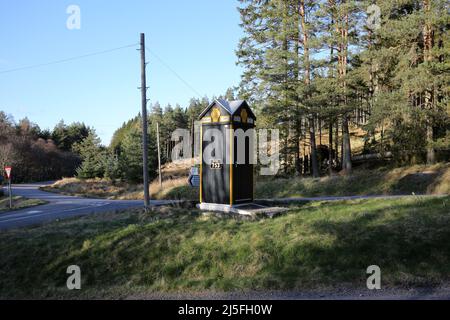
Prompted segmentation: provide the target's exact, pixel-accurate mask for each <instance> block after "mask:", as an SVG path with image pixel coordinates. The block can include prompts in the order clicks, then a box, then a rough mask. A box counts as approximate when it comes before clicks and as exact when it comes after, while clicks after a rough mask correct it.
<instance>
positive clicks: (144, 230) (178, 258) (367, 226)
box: [0, 197, 450, 296]
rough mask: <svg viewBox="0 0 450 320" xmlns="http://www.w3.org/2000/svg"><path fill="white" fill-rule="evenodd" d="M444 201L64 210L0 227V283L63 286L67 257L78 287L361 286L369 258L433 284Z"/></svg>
mask: <svg viewBox="0 0 450 320" xmlns="http://www.w3.org/2000/svg"><path fill="white" fill-rule="evenodd" d="M449 205H450V204H449V198H448V197H446V198H431V199H430V198H426V199H408V200H389V201H387V200H359V201H342V202H333V203H325V202H323V203H315V204H309V205H305V206H303V207H302V208H298V209H297V211H296V212H294V213H290V214H287V215H285V216H281V217H278V218H274V219H265V220H259V221H253V222H248V221H238V220H235V219H223V218H222V219H221V218H217V217H204V216H201V215H199V214H198V212H197V211H195V210H192V211H186V209H182V208H172V209H170V211H168V212H161V213H160V214H161V215H162V216H161V219H159V220H158V219H157V218H158V217H157V216H151V215H150V216H149V215H145V214H142V213H138V214H127V215H123V216H118V217H117V218H116V219H112V220H111V217H104V218H100V216H99V217H97V218H86V219H82V220H74V221H72V222H64V223H63V224H61V227H60V228H55V227H52V228H51V227H48V228H46V229H39V228H36V229H31V230H30V231H29V232H28V233H27V234H25V233H23V232H19V231H18V232H16V233H11V234H10V236H9V237H6V236H2V237H0V240H1V241H0V249H1V250H0V251H2V253H8V254H7V255H6V254H5V255H2V259H0V270H1V277H0V287H1V288H3V289H1V290H0V292H1V293H2V295H3V296H5V292H8V291H7V290H12V288H14V290H17V295H18V296H21V295H25V296H27V295H29V290H31V289H33V290H39V288H41V289H42V288H44V287H48V288H58V287H59V288H64V287H65V282H66V279H67V274H66V268H67V266H69V265H72V264H76V265H79V266H80V267H81V270H82V286H83V288H91V289H92V288H93V289H95V290H96V292H99V290H100V291H101V290H107V289H108V288H110V287H114V286H120V287H122V288H133V287H141V288H145V290H148V291H157V290H162V291H170V290H192V289H194V290H205V289H214V290H236V289H238V290H239V289H244V290H248V289H304V288H316V287H322V286H340V285H341V284H342V283H351V284H352V285H354V286H356V287H359V288H361V289H364V288H365V282H366V279H367V275H366V269H367V267H368V266H369V265H373V264H376V265H379V266H380V267H381V270H382V284H383V285H389V286H420V285H435V284H438V283H439V282H440V281H446V280H449V279H450V277H449V276H450V268H449V266H450V211H449V209H448V208H449ZM8 288H10V289H8ZM30 288H31V289H30ZM130 290H131V289H130ZM49 294H50V295H52V294H54V293H52V292H50V293H49ZM70 294H72V293H70ZM73 294H74V295H76V294H77V293H73ZM40 295H41V293H40Z"/></svg>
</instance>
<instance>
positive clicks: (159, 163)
mask: <svg viewBox="0 0 450 320" xmlns="http://www.w3.org/2000/svg"><path fill="white" fill-rule="evenodd" d="M156 143H157V144H158V172H159V189H162V178H161V147H160V145H159V123H158V122H156Z"/></svg>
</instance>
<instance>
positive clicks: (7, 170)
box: [5, 167, 12, 179]
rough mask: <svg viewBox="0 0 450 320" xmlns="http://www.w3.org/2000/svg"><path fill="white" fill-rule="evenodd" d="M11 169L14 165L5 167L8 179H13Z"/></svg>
mask: <svg viewBox="0 0 450 320" xmlns="http://www.w3.org/2000/svg"><path fill="white" fill-rule="evenodd" d="M11 170H12V167H5V172H6V177H7V178H8V179H11Z"/></svg>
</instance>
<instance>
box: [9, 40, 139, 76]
mask: <svg viewBox="0 0 450 320" xmlns="http://www.w3.org/2000/svg"><path fill="white" fill-rule="evenodd" d="M136 45H138V44H137V43H133V44H129V45H126V46H122V47H117V48H112V49H108V50H103V51H97V52H93V53H88V54H84V55H81V56H76V57H71V58H66V59H61V60H56V61H51V62H46V63H41V64H35V65H30V66H25V67H19V68H14V69H9V70H3V71H0V74H4V73H11V72H16V71H22V70H28V69H34V68H40V67H45V66H50V65H53V64H58V63H64V62H69V61H73V60H78V59H83V58H87V57H92V56H97V55H101V54H105V53H109V52H113V51H117V50H121V49H125V48H130V47H134V46H136Z"/></svg>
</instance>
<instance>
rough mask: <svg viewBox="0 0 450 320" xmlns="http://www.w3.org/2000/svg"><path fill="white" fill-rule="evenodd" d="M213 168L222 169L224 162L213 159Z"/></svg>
mask: <svg viewBox="0 0 450 320" xmlns="http://www.w3.org/2000/svg"><path fill="white" fill-rule="evenodd" d="M211 169H222V162H220V160H211Z"/></svg>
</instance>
